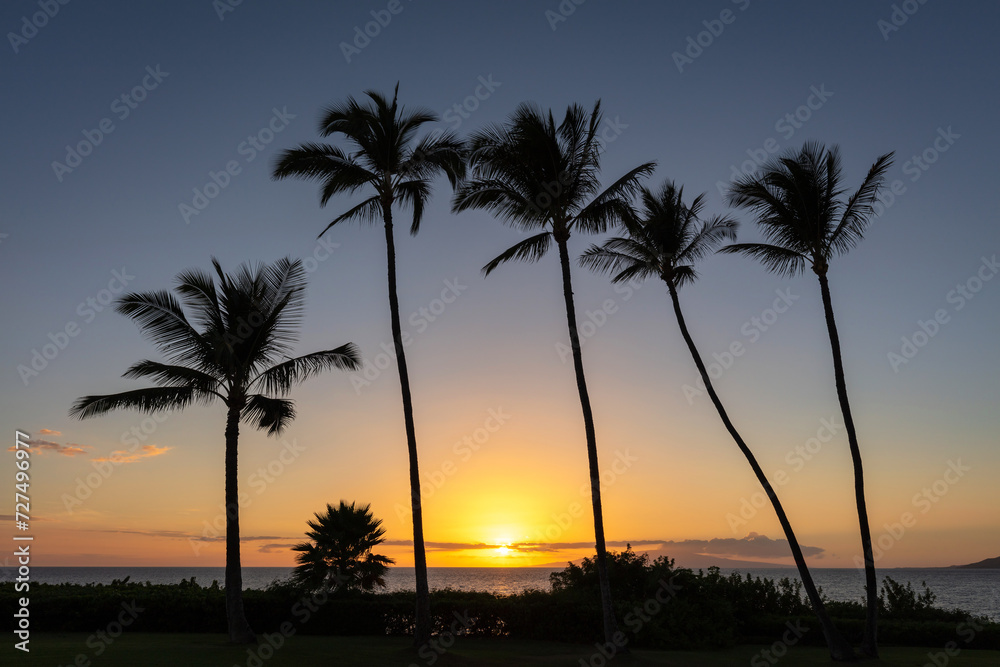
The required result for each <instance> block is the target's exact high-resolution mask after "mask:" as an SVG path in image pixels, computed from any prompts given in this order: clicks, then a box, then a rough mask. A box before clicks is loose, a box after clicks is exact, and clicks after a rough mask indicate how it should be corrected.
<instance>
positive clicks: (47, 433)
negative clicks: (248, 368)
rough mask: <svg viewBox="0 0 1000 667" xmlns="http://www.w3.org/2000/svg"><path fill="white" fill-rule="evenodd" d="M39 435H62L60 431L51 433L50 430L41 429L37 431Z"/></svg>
mask: <svg viewBox="0 0 1000 667" xmlns="http://www.w3.org/2000/svg"><path fill="white" fill-rule="evenodd" d="M38 434H39V435H62V431H53V430H52V429H48V428H43V429H39V430H38Z"/></svg>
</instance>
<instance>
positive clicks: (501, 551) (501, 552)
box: [497, 544, 510, 556]
mask: <svg viewBox="0 0 1000 667" xmlns="http://www.w3.org/2000/svg"><path fill="white" fill-rule="evenodd" d="M497 555H498V556H508V555H510V547H508V546H507V545H506V544H501V545H500V546H498V547H497Z"/></svg>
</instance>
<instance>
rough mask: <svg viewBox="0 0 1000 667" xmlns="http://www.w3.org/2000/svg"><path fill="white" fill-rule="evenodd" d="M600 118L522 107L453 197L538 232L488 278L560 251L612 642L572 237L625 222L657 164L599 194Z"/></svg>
mask: <svg viewBox="0 0 1000 667" xmlns="http://www.w3.org/2000/svg"><path fill="white" fill-rule="evenodd" d="M601 119H602V117H601V105H600V102H597V103H596V104H595V105H594V109H593V111H591V112H590V114H588V113H587V112H586V111H585V110H584V109H583V107H581V106H579V105H575V104H574V105H572V106H570V107H569V108H568V109H567V110H566V115H565V117H564V118H563V120H562V122H561V123H559V125H558V126H557V125H556V123H555V120H554V118H553V116H552V112H551V111H549V112H548V113H547V114H546V113H544V112H542V110H541V109H539V108H538V107H537V106H535V105H533V104H522V105H521V106H519V107H518V108H517V110H516V111H515V112H514V113H513V114H512V115H511V116H510V118H509V119H508V121H507V123H506V124H503V125H494V126H490V127H488V128H486V129H484V130H481V131H479V132H477V133H475V134H474V135H473V136H472V138H471V144H470V154H469V165H470V168H471V170H472V176H471V178H470V180H468V181H467V182H465V183H463V185H462V187H460V188H459V190H458V191H457V192H456V193H455V198H454V202H453V205H452V210H453V211H456V212H457V211H464V210H466V209H473V208H483V209H486V210H489V211H491V212H492V213H494V214H495V215H496V216H498V217H499V218H500V219H501V220H502V221H503V222H504V223H506V224H508V225H511V226H512V227H515V228H518V229H521V230H524V231H536V232H538V233H536V234H535V235H533V236H530V237H529V238H527V239H525V240H523V241H521V242H519V243H516V244H515V245H513V246H512V247H510V248H508V249H507V250H505V251H504V252H502V253H500V255H498V256H497V257H496V258H495V259H493V260H492V261H491V262H489V263H488V264H487V265H486V266H485V267H483V272H484V273H485V274H486V275H489V274H490V273H491V272H492V271H493V270H494V269H496V268H497V267H498V266H500V265H501V264H503V263H505V262H509V261H511V260H525V261H536V260H538V259H540V258H541V257H542V256H543V255H545V253H546V252H547V251H548V249H549V248H550V246H551V244H552V242H553V241H555V244H556V247H557V248H558V250H559V264H560V267H561V269H562V287H563V298H564V300H565V302H566V321H567V324H568V325H569V339H570V344H571V347H572V351H573V368H574V370H575V372H576V384H577V389H578V391H579V394H580V405H581V407H582V409H583V422H584V429H585V431H586V437H587V460H588V463H589V466H590V489H591V497H592V501H593V506H594V535H595V538H596V548H597V569H598V574H599V577H600V586H601V602H602V613H603V621H604V635H605V640H606V641H608V642H611V641H613V635H614V634H615V632H616V631H617V623H616V621H615V617H614V612H613V609H612V605H611V588H610V585H609V583H608V571H607V554H606V548H605V540H604V518H603V514H602V510H601V480H600V468H599V467H598V460H597V438H596V435H595V431H594V416H593V412H592V411H591V407H590V396H589V394H588V392H587V381H586V378H585V376H584V373H583V357H582V356H581V354H580V336H579V334H578V332H577V325H576V308H575V306H574V304H573V286H572V282H571V279H570V263H569V250H568V248H567V242H568V241H569V238H570V234H571V233H572V232H574V231H577V230H579V231H581V232H586V233H597V232H603V231H605V230H606V229H607V228H608V226H609V225H611V224H613V223H614V222H616V221H618V220H620V219H621V217H622V216H623V215H625V214H626V213H627V211H628V202H627V199H628V198H629V197H631V196H632V195H633V194H634V193H635V189H636V187H637V184H638V181H639V179H641V178H642V177H643V176H645V175H647V174H649V173H650V172H651V171H652V170H653V168H654V167H655V164H654V163H652V162H647V163H645V164H642V165H640V166H638V167H636V168H634V169H632V170H631V171H629V172H628V173H626V174H625V175H624V176H622V177H621V178H619V179H618V180H617V181H615V182H614V183H613V184H612V185H611V186H609V187H608V188H607V189H605V190H603V191H601V189H600V181H599V180H598V172H599V171H600V162H601V150H602V147H603V142H602V141H601V140H600V138H599V136H598V130H599V129H600V125H601ZM539 230H540V231H539Z"/></svg>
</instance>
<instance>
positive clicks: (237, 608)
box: [226, 404, 256, 644]
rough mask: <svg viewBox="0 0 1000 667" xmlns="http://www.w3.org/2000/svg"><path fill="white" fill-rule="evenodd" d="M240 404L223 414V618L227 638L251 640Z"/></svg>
mask: <svg viewBox="0 0 1000 667" xmlns="http://www.w3.org/2000/svg"><path fill="white" fill-rule="evenodd" d="M240 411H241V407H240V406H237V405H235V404H234V405H230V406H229V412H228V415H227V418H226V620H227V623H228V626H229V641H231V642H232V643H234V644H253V643H254V642H256V637H255V636H254V634H253V630H251V629H250V624H249V623H248V622H247V617H246V614H245V613H244V611H243V572H242V570H241V568H240V506H239V490H238V488H237V484H238V480H237V466H236V456H237V445H238V443H239V437H240Z"/></svg>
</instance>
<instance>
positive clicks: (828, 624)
mask: <svg viewBox="0 0 1000 667" xmlns="http://www.w3.org/2000/svg"><path fill="white" fill-rule="evenodd" d="M667 287H668V288H669V290H670V299H671V300H672V301H673V303H674V314H675V315H676V316H677V324H678V326H680V329H681V335H682V336H683V337H684V342H685V343H687V346H688V350H690V351H691V357H692V358H694V363H695V366H697V367H698V372H699V373H701V379H702V381H704V383H705V390H706V391H707V392H708V395H709V397H710V398H711V399H712V403H713V404H714V405H715V409H716V410H717V411H718V413H719V417H720V418H721V419H722V423H723V424H725V426H726V430H727V431H729V435H731V436H732V438H733V440H734V441H735V442H736V446H737V447H739V448H740V451H741V452H743V455H744V456H745V457H746V459H747V462H748V463H749V464H750V467H751V468H752V469H753V472H754V474H755V475H756V476H757V481H758V482H760V485H761V486H762V487H764V491H765V493H767V497H768V498H769V499H770V500H771V505H772V506H773V507H774V513H775V514H777V515H778V522H779V523H781V529H782V530H783V531H784V533H785V539H786V540H788V546H789V548H790V549H791V550H792V558H794V559H795V566H796V567H797V568H798V570H799V577H801V579H802V587H803V588H805V590H806V595H807V596H808V597H809V602H810V604H812V608H813V611H815V612H816V618H817V619H818V620H819V624H820V627H821V628H822V629H823V637H824V638H825V639H826V645H827V647H828V648H829V649H830V657H831V658H833V659H834V660H854V659H856V656H855V655H854V650H853V649H852V648H851V645H850V643H848V642H847V640H846V639H844V637H843V635H841V634H840V632H839V631H838V630H837V628H836V627H835V626H834V625H833V621H832V620H831V619H830V615H829V614H828V613H827V611H826V607H825V606H824V605H823V600H822V598H820V595H819V591H818V590H816V584H815V583H814V582H813V578H812V575H811V574H810V573H809V567H808V566H807V565H806V559H805V557H803V555H802V549H801V548H800V547H799V541H798V540H797V539H796V537H795V533H794V532H793V531H792V524H791V523H790V522H789V521H788V517H787V516H786V515H785V509H784V508H783V507H782V506H781V501H780V500H778V494H777V493H776V492H775V491H774V488H773V487H772V486H771V483H770V482H769V481H768V479H767V475H765V474H764V471H763V470H762V469H761V467H760V464H758V463H757V458H756V457H755V456H754V455H753V452H751V451H750V448H749V447H748V446H747V444H746V443H745V442H744V441H743V438H742V437H740V434H739V433H738V432H737V431H736V427H735V426H733V422H732V421H730V419H729V414H728V413H727V412H726V409H725V408H724V407H723V405H722V401H721V400H720V399H719V395H718V394H716V393H715V387H713V386H712V378H711V376H709V374H708V370H707V369H706V368H705V363H704V362H703V361H702V359H701V355H700V354H699V353H698V348H697V347H695V344H694V340H692V338H691V334H690V333H688V328H687V324H685V322H684V315H683V314H682V313H681V304H680V301H679V300H678V298H677V290H676V288H675V287H674V286H673V285H671V284H669V283H668V284H667Z"/></svg>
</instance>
